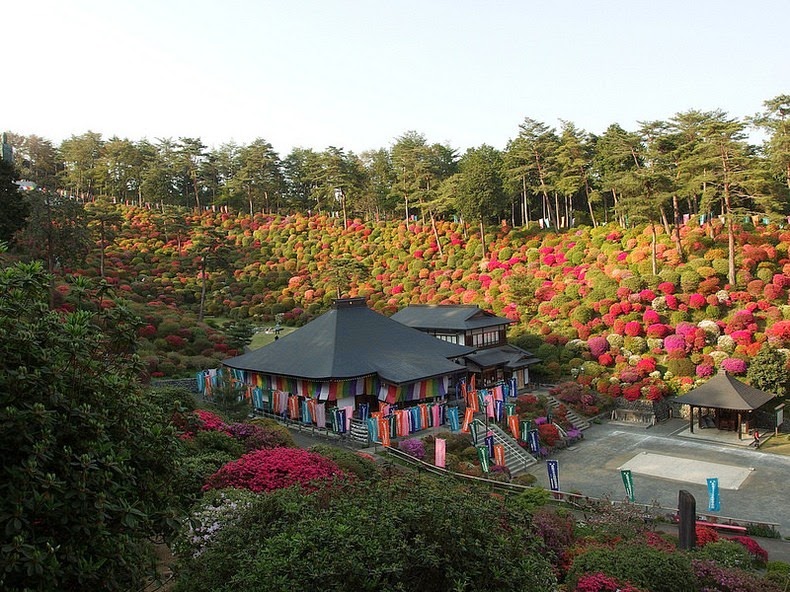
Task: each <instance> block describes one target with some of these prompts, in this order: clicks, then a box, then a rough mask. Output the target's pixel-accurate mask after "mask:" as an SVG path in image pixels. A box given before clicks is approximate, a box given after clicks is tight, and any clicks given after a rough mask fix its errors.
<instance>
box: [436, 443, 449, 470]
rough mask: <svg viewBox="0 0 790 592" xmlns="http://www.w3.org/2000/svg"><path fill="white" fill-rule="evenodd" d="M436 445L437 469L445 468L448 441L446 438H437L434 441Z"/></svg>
mask: <svg viewBox="0 0 790 592" xmlns="http://www.w3.org/2000/svg"><path fill="white" fill-rule="evenodd" d="M434 445H435V449H434V452H435V458H434V462H435V464H436V466H437V467H441V468H444V462H445V459H446V456H447V441H446V440H445V439H444V438H436V440H434Z"/></svg>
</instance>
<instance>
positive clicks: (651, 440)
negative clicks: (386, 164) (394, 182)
mask: <svg viewBox="0 0 790 592" xmlns="http://www.w3.org/2000/svg"><path fill="white" fill-rule="evenodd" d="M707 431H708V430H703V431H702V432H703V434H697V433H696V430H695V434H694V436H695V437H688V434H684V432H688V425H687V424H686V422H684V421H682V420H678V419H676V420H669V421H667V422H665V423H663V424H659V425H656V426H652V427H648V428H645V427H644V425H628V424H623V423H615V422H611V423H603V424H599V425H593V426H592V427H591V428H590V429H588V430H587V431H585V433H584V440H583V441H582V442H580V443H579V444H578V445H576V446H574V447H572V449H568V450H561V451H558V452H557V453H556V454H555V455H553V457H552V458H555V459H556V460H558V461H559V466H560V488H561V489H562V490H563V491H570V492H580V493H583V494H584V495H589V496H592V497H607V498H610V499H613V500H622V499H624V498H625V490H624V487H623V483H622V479H621V477H620V469H621V468H629V463H632V464H633V465H634V466H635V467H637V468H636V469H632V470H633V480H634V496H635V501H636V502H638V503H643V504H651V503H658V504H660V505H661V506H663V507H667V508H676V507H677V505H678V504H677V501H678V492H679V491H680V490H681V489H685V490H687V491H689V492H690V493H691V494H692V495H693V496H694V497H695V498H696V500H697V511H698V512H706V510H707V503H708V491H707V486H706V484H705V482H704V481H702V479H704V478H707V477H719V478H720V479H721V478H722V477H723V476H725V475H737V476H738V479H736V480H737V481H738V483H735V482H734V481H731V482H729V484H730V485H731V486H732V488H729V489H724V488H723V487H722V488H721V489H720V498H721V510H720V512H719V514H721V515H722V516H730V517H733V518H738V519H741V520H747V521H748V520H753V521H761V522H772V523H776V524H777V525H778V527H777V528H778V529H779V531H780V532H781V533H783V534H784V535H790V514H788V512H787V505H786V503H785V500H786V495H787V493H786V480H787V475H788V471H790V457H787V456H780V455H774V454H770V453H766V452H762V451H760V450H755V449H754V448H750V447H748V446H744V445H737V444H735V443H734V442H723V441H719V440H716V436H722V435H723V436H734V434H713V433H712V432H713V431H711V434H705V432H707ZM747 444H748V442H747ZM645 455H649V456H648V458H649V460H650V463H648V464H649V465H651V466H650V467H648V468H645V464H644V463H641V464H640V457H644V456H645ZM703 463H705V464H703ZM700 471H702V472H704V473H706V475H705V476H704V477H703V476H702V474H701V472H700ZM529 472H530V473H532V474H533V475H535V476H536V477H537V479H538V484H539V485H542V486H544V487H548V475H547V473H546V467H545V463H541V464H540V465H537V466H534V467H531V468H530V470H529ZM708 472H711V473H714V474H707V473H708ZM717 472H720V473H721V475H719V474H715V473H717Z"/></svg>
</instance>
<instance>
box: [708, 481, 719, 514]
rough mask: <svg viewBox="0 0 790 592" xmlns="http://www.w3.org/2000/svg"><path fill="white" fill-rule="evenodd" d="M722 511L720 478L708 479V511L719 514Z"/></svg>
mask: <svg viewBox="0 0 790 592" xmlns="http://www.w3.org/2000/svg"><path fill="white" fill-rule="evenodd" d="M719 510H721V499H720V498H719V478H718V477H712V478H710V479H708V511H709V512H718V511H719Z"/></svg>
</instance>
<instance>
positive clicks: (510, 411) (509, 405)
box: [505, 403, 516, 417]
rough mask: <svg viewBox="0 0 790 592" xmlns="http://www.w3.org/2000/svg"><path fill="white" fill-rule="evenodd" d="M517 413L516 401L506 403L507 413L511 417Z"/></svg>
mask: <svg viewBox="0 0 790 592" xmlns="http://www.w3.org/2000/svg"><path fill="white" fill-rule="evenodd" d="M515 414H516V404H515V403H505V415H507V416H508V417H511V416H513V415H515Z"/></svg>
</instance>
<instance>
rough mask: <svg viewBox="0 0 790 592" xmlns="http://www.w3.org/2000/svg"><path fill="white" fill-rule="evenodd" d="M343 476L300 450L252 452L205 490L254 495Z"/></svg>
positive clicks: (331, 464)
mask: <svg viewBox="0 0 790 592" xmlns="http://www.w3.org/2000/svg"><path fill="white" fill-rule="evenodd" d="M344 476H345V475H344V473H343V472H342V471H341V470H340V468H338V466H337V465H336V464H335V463H334V462H332V461H331V460H329V459H328V458H326V457H324V456H321V455H320V454H316V453H314V452H308V451H306V450H302V449H300V448H274V449H271V450H254V451H252V452H248V453H247V454H245V455H244V456H242V457H241V458H239V459H238V460H235V461H231V462H229V463H227V464H226V465H224V466H223V467H221V468H220V469H219V470H218V471H217V472H216V473H214V474H213V475H211V476H210V477H209V478H208V480H207V481H206V485H205V486H204V487H203V489H204V490H210V489H224V488H227V487H234V488H237V489H249V490H250V491H254V492H256V493H257V492H261V491H273V490H275V489H282V488H284V487H292V486H294V485H299V486H301V487H311V486H314V485H315V482H317V481H331V480H333V479H336V478H342V477H344Z"/></svg>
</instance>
